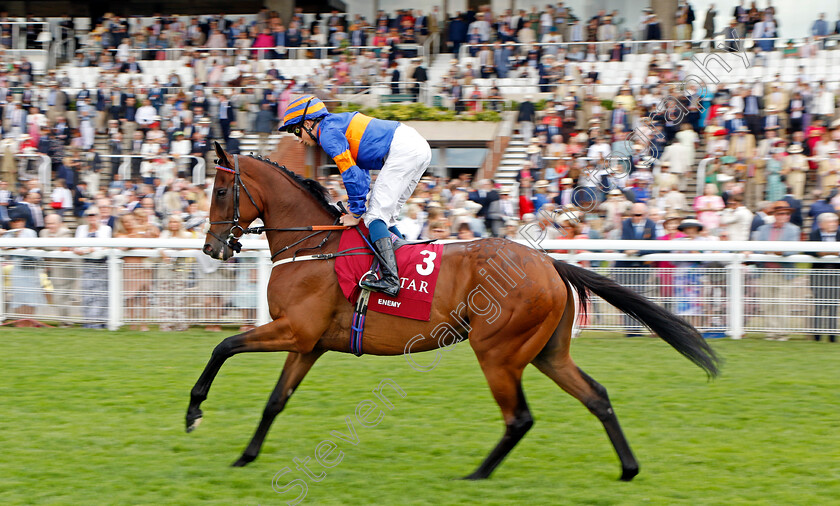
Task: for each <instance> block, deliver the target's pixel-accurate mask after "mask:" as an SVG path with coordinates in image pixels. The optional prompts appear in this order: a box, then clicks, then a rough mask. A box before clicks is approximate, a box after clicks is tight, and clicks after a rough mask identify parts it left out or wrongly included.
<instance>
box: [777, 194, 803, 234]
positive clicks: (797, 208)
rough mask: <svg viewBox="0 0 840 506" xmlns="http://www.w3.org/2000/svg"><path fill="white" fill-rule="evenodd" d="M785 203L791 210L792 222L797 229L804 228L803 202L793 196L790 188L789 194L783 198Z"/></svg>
mask: <svg viewBox="0 0 840 506" xmlns="http://www.w3.org/2000/svg"><path fill="white" fill-rule="evenodd" d="M782 201H783V202H787V204H788V206H790V209H791V215H790V222H791V223H793V224H794V225H796V226H797V227H801V226H802V201H801V200H799V199H797V198H796V197H794V196H793V191H792V190H791V188H790V186H788V187H787V194H785V196H784V197H782Z"/></svg>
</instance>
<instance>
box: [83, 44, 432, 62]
mask: <svg viewBox="0 0 840 506" xmlns="http://www.w3.org/2000/svg"><path fill="white" fill-rule="evenodd" d="M395 47H396V48H397V50H398V51H402V52H403V53H410V54H411V56H410V57H414V56H419V57H423V56H424V55H425V54H426V53H425V48H424V46H423V45H420V44H395ZM386 48H387V49H388V50H389V51H390V49H391V46H344V47H342V46H305V47H290V46H272V47H247V48H238V47H201V46H185V47H170V48H154V47H149V48H138V47H132V48H128V53H129V54H132V55H137V54H140V55H141V57H142V56H143V55H145V54H148V53H163V55H164V56H166V58H164V59H165V60H177V59H179V58H181V57H182V56H184V55H185V54H186V53H188V52H197V53H221V54H222V55H224V56H227V57H233V56H239V55H244V56H248V57H249V59H254V58H256V59H257V60H264V59H265V60H271V59H293V60H295V59H307V57H306V53H307V52H308V51H314V52H315V53H316V54H317V55H319V56H316V57H315V59H320V58H329V57H331V56H338V55H341V54H345V53H351V54H360V53H361V52H363V51H373V52H375V53H377V54H379V53H380V52H381V51H382V50H383V49H386ZM98 51H100V50H99V49H96V48H94V47H91V46H86V47H81V48H79V49H77V50H76V51H75V52H76V53H90V52H94V53H96V52H98ZM106 51H109V52H111V53H112V54H115V53H117V51H120V49H118V48H108V49H106ZM275 54H277V55H282V57H281V58H274V55H275ZM156 56H157V55H156ZM152 59H157V58H152ZM152 59H146V60H145V61H149V60H152ZM137 60H138V61H140V62H142V61H144V60H143V59H142V58H137Z"/></svg>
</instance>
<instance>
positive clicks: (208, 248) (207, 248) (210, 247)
mask: <svg viewBox="0 0 840 506" xmlns="http://www.w3.org/2000/svg"><path fill="white" fill-rule="evenodd" d="M201 251H203V252H204V254H205V255H207V256H210V257H212V256H213V245H212V244H210V243H207V244H205V245H204V248H202V249H201Z"/></svg>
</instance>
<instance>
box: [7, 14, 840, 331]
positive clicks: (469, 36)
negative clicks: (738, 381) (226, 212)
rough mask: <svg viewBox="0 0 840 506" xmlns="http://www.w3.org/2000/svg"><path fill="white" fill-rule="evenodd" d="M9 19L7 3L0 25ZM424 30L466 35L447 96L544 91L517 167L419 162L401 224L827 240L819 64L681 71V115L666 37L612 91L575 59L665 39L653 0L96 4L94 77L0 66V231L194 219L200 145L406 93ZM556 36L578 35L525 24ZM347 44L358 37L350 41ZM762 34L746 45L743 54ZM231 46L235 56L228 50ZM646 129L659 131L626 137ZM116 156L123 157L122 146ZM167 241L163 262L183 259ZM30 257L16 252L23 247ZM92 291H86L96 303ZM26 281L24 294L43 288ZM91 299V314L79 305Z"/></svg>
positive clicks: (825, 111)
mask: <svg viewBox="0 0 840 506" xmlns="http://www.w3.org/2000/svg"><path fill="white" fill-rule="evenodd" d="M741 4H743V2H741ZM716 15H717V13H716V12H714V10H713V9H710V11H709V12H707V13H706V21H705V23H704V29H705V30H706V32H707V36H710V35H716V34H718V33H723V34H724V35H726V36H731V35H732V34H733V33H737V34H738V35H739V36H743V35H746V34H752V36H753V37H755V38H757V39H760V38H762V37H767V38H770V37H775V36H776V35H777V33H778V27H779V23H778V20H777V19H776V18H775V12H774V10H773V8H772V7H769V8H768V9H765V10H763V11H760V10H758V9H756V8H750V9H747V8H744V7H743V6H741V5H740V4H739V6H737V7H736V8H735V9H734V12H733V16H732V22H731V23H729V24H728V25H729V26H728V27H726V28H724V29H723V31H722V32H718V31H717V27H716V25H715V23H714V19H715V16H716ZM824 17H825V16H824V15H823V16H821V17H820V18H819V19H818V20H817V22H815V23H814V27H813V30H812V33H811V34H810V35H811V36H812V37H813V38H812V40H811V41H809V42H808V43H806V44H805V45H801V46H799V47H797V48H794V49H795V51H791V50H790V48H784V49H783V50H782V51H783V52H784V55H785V56H786V57H787V56H789V55H792V56H802V55H803V54H804V55H805V56H807V55H808V54H812V53H813V52H814V51H816V50H817V48H818V47H821V46H820V45H821V44H822V43H823V42H824V40H823V39H825V38H826V37H828V36H829V35H830V34H832V33H836V28H837V27H840V26H835V30H831V29H830V28H829V27H828V23H827V22H826V21H825V19H824ZM2 20H3V16H2V15H0V35H2V33H3V29H2V27H3V25H2ZM676 21H677V23H676V28H675V35H674V36H675V37H676V38H678V39H683V40H685V39H689V38H691V36H692V28H691V27H692V26H693V23H694V21H695V14H694V11H693V9H692V8H691V6H690V4H689V3H687V2H684V1H681V2H680V6H679V9H678V13H677V18H676ZM838 25H840V23H838ZM435 35H437V36H440V37H441V46H442V49H444V50H448V51H452V52H453V53H455V54H458V51H459V50H460V46H461V45H463V44H470V45H471V46H470V49H469V52H470V54H471V55H472V56H474V57H475V58H476V60H475V61H477V64H476V65H475V67H473V66H472V63H467V64H466V65H462V64H461V63H460V62H459V61H458V60H457V59H453V61H452V65H451V68H450V69H449V71H448V72H447V74H446V75H445V76H444V77H443V79H442V82H441V85H440V89H441V92H442V93H443V94H444V95H445V96H446V97H447V99H448V100H449V105H451V106H452V107H453V108H455V109H456V110H458V111H464V110H467V109H473V110H479V109H480V105H478V104H480V102H481V100H483V99H490V100H500V99H501V98H502V94H501V92H500V90H499V89H498V87H496V86H494V87H493V88H492V89H491V90H490V92H489V93H487V94H486V95H484V96H482V95H481V93H478V94H476V95H469V96H468V95H465V93H464V90H465V89H466V87H469V86H470V85H471V83H472V80H474V79H478V78H490V77H495V78H505V77H514V76H516V77H520V76H522V77H534V78H535V79H537V80H538V83H539V84H538V86H539V91H540V92H541V97H540V98H541V100H539V101H537V100H535V99H534V98H533V97H532V96H525V97H524V99H523V100H522V101H521V103H519V104H518V110H517V111H516V112H515V116H516V120H517V121H516V124H517V126H516V128H517V133H518V135H519V136H521V138H522V139H523V140H524V142H525V151H526V160H525V161H524V165H523V166H522V169H521V170H519V172H518V174H517V175H516V184H514V185H509V186H502V185H500V184H498V183H496V182H494V181H493V180H492V179H490V178H484V179H478V180H474V178H473V177H472V176H470V175H469V174H464V175H462V176H460V177H458V178H452V179H449V180H447V179H443V178H439V177H433V176H427V177H425V178H424V179H423V180H422V181H421V182H420V184H419V186H418V188H417V190H416V192H415V194H414V195H413V197H412V198H411V199H410V200H409V202H408V205H407V206H406V208H405V212H404V217H403V218H402V220H401V223H400V229H401V230H402V231H403V233H404V234H405V235H406V237H407V238H409V239H417V238H433V239H446V238H458V239H472V238H477V237H488V236H497V237H508V238H511V239H520V236H519V235H518V232H519V230H520V229H521V228H522V227H523V226H529V225H536V226H538V227H540V228H541V229H542V230H543V231H544V232H545V234H546V236H547V237H548V238H550V239H563V238H595V239H599V238H605V239H651V240H654V239H661V240H670V239H684V238H697V239H702V240H751V239H752V240H791V241H797V240H830V239H829V238H830V237H832V234H834V233H835V232H836V229H837V225H836V221H837V220H836V216H837V212H836V211H837V210H838V209H840V195H838V184H840V119H838V110H837V96H836V92H835V91H834V87H833V84H834V83H827V82H822V81H814V80H812V79H810V78H809V76H808V75H807V72H806V71H805V70H804V68H803V69H800V74H799V78H798V80H797V82H795V83H793V84H792V85H791V84H790V83H783V82H781V78H780V77H778V78H777V79H775V80H770V81H767V82H758V83H740V84H738V85H733V86H727V85H724V84H720V85H718V86H717V88H716V90H715V91H714V92H710V91H707V90H701V89H690V90H689V92H688V93H686V94H684V95H680V96H681V98H680V106H681V107H682V108H684V110H685V111H686V114H685V117H684V119H683V121H682V122H680V123H668V122H666V121H665V120H664V118H663V117H662V116H661V114H657V112H656V108H657V106H658V105H659V104H660V103H661V102H662V101H663V99H665V97H668V96H673V95H674V94H673V91H672V88H671V85H672V83H675V82H680V81H682V79H683V78H684V77H685V72H686V70H685V69H684V68H681V67H678V66H675V65H673V63H672V62H671V59H670V57H669V54H668V53H666V52H664V51H663V50H662V48H661V47H659V46H651V53H652V57H651V63H650V65H649V71H648V75H647V76H646V78H645V79H644V81H643V83H641V84H632V83H630V82H629V81H628V82H627V83H626V84H625V85H624V86H621V87H620V89H619V91H618V92H617V93H616V94H614V95H611V96H609V97H605V96H604V95H603V91H602V89H601V87H600V85H599V83H600V78H601V76H599V75H598V72H597V71H596V70H595V66H594V65H587V64H588V63H591V62H595V61H603V60H604V59H608V60H616V61H620V60H622V59H623V58H624V57H625V55H626V54H627V52H628V51H629V47H628V45H626V44H622V43H621V42H622V40H625V41H629V40H634V39H635V40H659V39H663V38H668V36H666V35H664V34H662V33H661V29H660V28H659V21H658V20H657V18H656V16H655V15H654V14H653V13H652V12H648V11H645V12H643V13H642V15H641V17H640V18H639V20H638V22H637V23H634V24H630V21H628V20H625V19H623V18H622V17H621V16H620V13H618V12H615V11H614V12H612V13H607V12H606V11H601V12H599V13H598V14H597V15H596V16H594V17H592V18H590V19H588V20H582V19H579V18H577V17H576V16H575V15H574V13H573V12H572V11H571V9H569V8H567V7H564V5H563V2H559V3H558V4H556V5H550V6H548V7H547V8H546V9H545V10H542V11H540V10H538V9H536V8H534V9H532V10H531V11H530V12H526V11H524V10H520V11H518V12H516V13H514V12H513V11H510V10H508V11H505V12H504V13H502V14H500V15H496V14H494V13H493V12H491V10H490V9H489V8H488V7H482V8H479V9H478V10H477V11H469V12H466V13H456V14H455V15H454V16H444V15H443V14H442V13H441V12H440V11H439V10H437V9H435V10H433V11H432V12H431V13H429V14H424V13H423V12H421V11H417V10H403V11H399V12H397V13H396V14H395V15H388V14H386V13H385V12H383V11H380V12H379V13H378V14H377V16H376V18H375V19H373V20H371V21H370V22H368V21H367V20H366V19H364V18H363V17H362V16H359V15H355V16H352V17H348V16H343V15H339V14H338V13H337V12H333V13H332V14H331V15H328V16H324V17H320V16H318V17H316V18H314V19H313V18H312V16H308V15H306V16H305V15H304V14H303V12H302V11H301V9H297V10H296V12H295V13H294V15H293V16H292V18H291V19H289V20H283V19H282V18H280V17H279V16H278V15H277V14H276V13H272V12H269V11H268V10H267V9H263V10H262V11H260V13H259V14H257V16H256V17H255V18H254V19H252V20H250V21H246V19H245V18H240V19H237V18H235V17H233V16H224V15H214V16H207V17H195V18H192V19H190V20H189V21H188V22H186V21H184V20H183V18H174V17H168V16H163V15H160V16H155V17H154V20H153V22H152V23H151V24H147V25H146V26H137V25H136V24H134V23H132V22H130V20H128V19H125V18H120V17H118V16H114V15H106V16H105V17H104V18H103V19H101V20H98V22H97V23H95V24H94V28H93V29H92V30H91V31H90V33H88V34H87V35H86V36H85V37H84V38H83V39H82V38H80V42H83V44H82V48H81V49H80V50H79V52H78V53H77V55H76V57H75V58H74V59H73V61H72V62H71V63H70V65H72V66H75V67H83V68H87V67H96V68H98V70H99V72H98V74H96V75H97V76H98V77H97V78H96V80H91V82H90V83H83V85H82V86H81V87H80V88H72V87H71V85H70V80H69V77H68V76H67V73H66V71H65V70H61V69H59V70H57V71H56V70H48V71H47V72H46V73H45V74H44V75H43V76H38V75H36V73H35V72H34V70H33V67H32V64H31V63H29V62H28V61H26V59H25V58H21V59H19V60H15V61H14V63H13V64H10V65H8V66H4V67H3V68H2V69H0V120H2V121H1V122H0V123H1V124H0V128H2V136H3V139H2V141H0V155H2V160H3V161H2V164H0V171H2V181H0V221H2V225H3V229H4V230H8V232H5V234H6V235H5V236H7V237H8V236H18V237H26V236H32V234H35V235H40V236H43V237H62V236H70V235H75V236H77V237H116V236H122V237H182V238H187V237H202V236H203V234H204V227H205V226H206V216H207V214H208V211H209V192H210V191H211V189H212V188H211V184H212V183H211V182H210V181H207V182H202V181H197V179H196V178H194V177H193V176H194V171H195V170H196V167H197V166H198V165H199V161H200V160H204V161H205V162H206V163H207V164H208V165H209V166H211V167H212V158H213V151H212V149H211V147H212V143H213V141H216V140H218V141H219V142H221V143H222V144H223V145H224V146H225V148H226V150H227V151H228V152H229V153H233V154H235V153H239V152H240V142H241V139H243V136H245V135H246V134H250V133H257V134H259V137H260V144H259V146H260V148H259V151H260V152H263V153H264V152H266V151H267V150H268V149H269V145H268V136H269V134H270V133H272V132H274V131H275V128H276V122H277V118H278V115H279V114H281V113H282V112H283V111H284V109H285V105H286V104H288V103H289V102H290V100H291V98H292V96H293V95H294V94H296V93H299V92H303V91H317V90H320V91H326V92H332V91H346V89H345V88H347V87H357V86H367V85H371V84H373V83H375V82H378V81H381V80H383V79H390V80H391V81H392V82H393V83H396V86H397V88H395V89H394V90H393V91H394V92H395V93H397V92H400V91H411V92H412V93H416V87H414V85H409V86H402V84H400V83H404V82H405V81H412V82H414V83H420V82H424V81H425V80H426V79H427V77H426V75H425V70H424V68H423V65H422V63H421V62H419V61H416V60H412V63H411V65H410V66H409V72H408V74H409V75H408V76H407V77H406V78H402V77H400V75H399V73H400V70H399V69H398V66H397V59H399V58H403V57H406V56H409V57H413V56H414V55H415V53H413V52H412V51H416V46H413V45H415V44H422V43H424V42H425V41H426V39H427V38H429V37H431V36H435ZM552 42H580V43H581V44H579V45H576V46H573V47H572V46H570V47H569V48H564V47H558V46H550V45H549V46H541V45H538V43H552ZM596 42H615V44H614V45H609V44H594V43H596ZM768 42H772V41H768ZM520 44H525V46H522V45H520ZM356 46H364V47H363V48H359V49H357V50H356V49H354V50H351V48H353V47H356ZM412 47H413V48H415V49H412ZM689 49H690V48H687V50H689ZM774 49H775V48H774V47H773V46H772V45H771V46H767V47H764V46H763V45H762V44H758V49H757V50H756V56H757V57H759V58H760V57H761V53H762V51H765V52H766V51H770V50H774ZM6 58H7V59H8V57H6ZM288 58H318V59H320V58H324V59H330V61H332V62H333V64H332V65H328V66H327V68H321V69H318V70H316V72H315V75H313V76H310V77H309V78H308V79H307V80H306V81H305V82H304V81H301V82H297V81H296V80H295V79H290V78H287V77H286V76H283V75H282V73H281V71H280V70H278V68H277V67H275V66H269V67H267V68H266V67H262V68H261V67H259V66H258V65H257V62H259V61H261V60H265V59H269V60H271V59H288ZM161 59H166V60H171V59H177V60H180V61H181V62H183V63H184V67H185V68H188V69H190V70H189V72H190V74H191V77H192V79H191V80H190V81H191V82H190V83H189V84H187V83H184V82H182V74H179V73H172V74H171V75H170V76H168V77H167V78H166V79H164V80H159V79H157V78H155V79H154V80H152V82H151V83H148V80H144V79H141V77H142V76H143V72H144V70H143V66H144V65H146V62H148V61H149V60H161ZM569 62H578V63H580V65H576V66H574V67H572V66H569V65H568V63H569ZM759 64H760V60H759ZM232 67H233V68H236V72H234V73H230V72H228V71H227V69H229V68H232ZM473 93H475V90H473ZM637 129H638V130H639V131H642V132H643V133H644V134H645V135H646V136H647V138H649V139H651V140H652V142H653V147H654V148H655V149H651V147H649V146H643V145H640V144H635V143H633V142H629V141H627V138H628V136H629V134H630V133H631V132H633V131H634V130H637ZM610 153H619V154H623V155H624V156H625V159H624V160H623V161H622V162H621V163H622V164H623V166H624V168H625V169H626V170H625V171H624V173H625V174H626V177H616V176H615V175H614V174H613V173H610V172H607V171H606V170H603V169H602V168H601V167H603V163H604V161H605V158H606V157H607V156H608V155H610ZM126 155H130V156H131V157H132V158H131V160H130V162H129V163H128V164H127V165H124V164H123V159H122V158H121V157H122V156H126ZM651 156H653V161H654V163H653V164H651V163H649V160H650V157H651ZM42 158H48V159H49V160H50V162H51V167H52V174H50V177H51V180H52V181H53V187H54V188H53V189H52V191H50V192H49V194H46V193H45V192H44V191H42V189H41V188H40V180H39V177H38V176H39V174H38V172H37V171H38V167H39V160H41V159H42ZM121 166H122V168H123V169H122V171H121V170H120V167H121ZM699 167H702V170H700V171H698V168H699ZM695 174H696V177H695ZM695 179H696V181H695ZM319 180H320V182H321V183H322V184H324V185H325V186H327V188H328V189H329V190H330V192H331V194H332V195H333V198H334V199H336V200H340V199H342V198H343V197H344V192H343V189H342V185H341V183H340V180H339V178H338V176H322V177H320V178H319ZM692 181H694V184H696V185H697V187H698V188H701V191H700V192H698V193H697V195H694V194H692V193H690V184H691V182H692ZM560 211H562V212H560ZM67 226H69V228H68V227H67ZM805 249H807V247H805V246H803V250H805ZM77 253H78V254H79V255H86V254H88V253H90V252H88V251H81V250H80V251H78V252H77ZM85 258H87V257H85ZM173 258H177V257H173ZM173 262H175V263H174V264H173V266H172V269H173V272H180V273H187V272H188V271H190V270H192V269H195V268H196V266H190V267H189V268H187V267H186V266H185V264H184V263H183V262H182V261H181V260H177V259H175V260H173ZM179 262H181V263H179ZM128 263H132V262H131V261H129V262H128ZM25 264H26V262H24V261H23V259H21V260H20V261H19V262H17V263H16V264H15V265H16V267H15V268H16V269H19V270H20V269H25V268H27V267H26V265H25ZM142 265H143V262H142V260H141V261H139V262H138V267H136V269H135V271H132V272H136V273H137V277H135V278H132V279H130V280H127V282H128V283H130V286H129V287H128V288H127V289H128V291H129V292H131V293H133V294H135V295H133V296H132V297H135V298H137V300H139V301H141V302H140V303H138V304H137V305H135V306H133V307H135V308H136V311H137V313H136V318H135V319H136V320H138V321H142V320H143V319H144V318H145V316H144V314H145V313H144V312H143V311H144V309H143V307H145V306H144V304H146V305H147V302H142V301H143V300H145V299H144V296H143V295H142V294H141V292H143V291H144V288H143V287H145V286H147V284H148V283H147V281H148V280H149V279H151V278H152V277H151V275H150V274H148V273H144V271H143V269H144V267H143V266H142ZM628 266H630V265H628ZM630 267H632V266H630ZM89 268H90V269H96V268H101V266H98V265H93V264H91V265H90V266H89ZM16 272H18V273H19V272H20V271H16ZM90 272H91V273H93V272H94V271H93V270H91V271H90ZM185 276H186V274H185ZM20 279H23V277H20ZM85 279H86V280H87V281H86V282H87V283H89V284H91V285H90V286H88V287H87V288H84V287H83V289H84V290H85V291H86V292H89V293H91V294H96V293H100V292H102V291H103V290H102V287H101V286H99V287H97V286H93V284H95V283H96V282H101V279H102V278H101V276H100V277H97V276H93V275H91V276H86V277H85ZM169 279H176V281H172V283H174V284H173V285H172V286H173V287H178V286H184V285H183V283H187V282H188V278H186V277H185V278H183V279H181V278H178V277H177V276H176V277H170V278H169ZM168 281H169V280H168ZM245 281H246V282H249V283H250V282H252V280H245ZM625 281H628V282H630V284H632V281H633V280H632V279H628V280H625ZM771 281H773V282H776V283H777V284H775V285H774V284H773V283H771ZM779 282H780V280H779V279H775V280H770V279H769V278H768V284H767V287H768V290H769V289H770V287H772V286H783V283H779ZM179 283H181V284H179ZM689 285H690V284H689ZM689 285H686V286H689ZM106 289H107V288H106ZM137 294H140V295H137ZM832 294H833V292H832ZM829 295H830V294H829ZM91 297H95V296H94V295H91ZM99 297H100V298H99V299H95V300H94V299H91V300H89V301H87V302H86V303H85V304H84V305H85V306H86V307H91V308H100V310H101V309H102V307H104V306H103V304H104V302H103V300H102V299H101V295H100V296H99ZM24 302H26V304H22V306H21V307H23V308H24V309H23V310H22V312H24V314H27V313H26V312H27V311H30V309H29V308H31V307H34V306H37V305H38V304H39V303H40V302H39V301H36V300H29V301H24ZM173 304H177V301H173ZM686 314H688V313H686ZM100 320H101V314H100V315H96V314H94V315H92V316H91V321H97V322H99V321H100ZM91 325H101V323H91ZM182 327H183V325H182V324H181V323H177V322H176V323H173V325H172V328H182Z"/></svg>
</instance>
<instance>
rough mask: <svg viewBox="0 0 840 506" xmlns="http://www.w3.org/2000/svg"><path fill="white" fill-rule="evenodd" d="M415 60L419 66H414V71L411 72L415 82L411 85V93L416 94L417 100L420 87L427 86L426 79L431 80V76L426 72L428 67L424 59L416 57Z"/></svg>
mask: <svg viewBox="0 0 840 506" xmlns="http://www.w3.org/2000/svg"><path fill="white" fill-rule="evenodd" d="M414 60H415V63H417V66H416V67H414V71H413V72H412V73H411V79H412V80H413V81H414V83H415V84H412V85H411V93H412V94H413V95H414V97H415V100H417V97H418V96H419V95H420V87H421V86H425V84H426V81H428V80H429V76H428V74H427V73H426V68H425V67H424V66H423V59H422V58H415V59H414Z"/></svg>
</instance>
